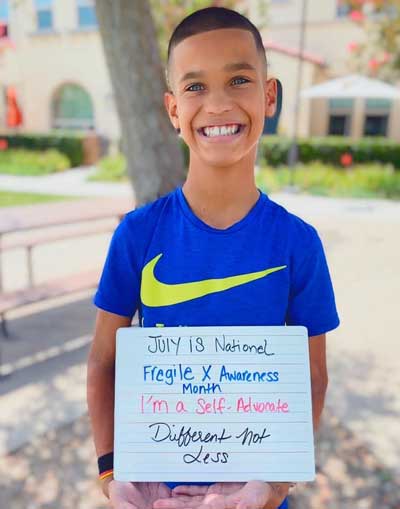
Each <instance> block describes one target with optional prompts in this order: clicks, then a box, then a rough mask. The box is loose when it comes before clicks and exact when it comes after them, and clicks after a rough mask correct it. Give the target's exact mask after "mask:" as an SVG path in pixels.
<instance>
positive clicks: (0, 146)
mask: <svg viewBox="0 0 400 509" xmlns="http://www.w3.org/2000/svg"><path fill="white" fill-rule="evenodd" d="M7 149H8V141H7V140H5V139H4V138H1V139H0V150H7Z"/></svg>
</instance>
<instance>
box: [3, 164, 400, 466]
mask: <svg viewBox="0 0 400 509" xmlns="http://www.w3.org/2000/svg"><path fill="white" fill-rule="evenodd" d="M74 171H75V170H74ZM85 172H86V173H87V170H82V172H81V174H85ZM49 178H50V177H49ZM57 178H61V177H59V176H58V177H57ZM18 181H20V179H18ZM3 182H4V181H3ZM14 185H15V188H14V189H16V187H18V186H19V185H20V184H18V185H17V180H15V181H14ZM90 185H92V184H90ZM75 186H76V183H75V184H73V185H71V192H72V191H73V188H74V187H75ZM107 186H108V185H107ZM40 188H42V184H40ZM0 189H2V180H1V179H0ZM59 191H60V188H58V192H59ZM67 191H68V189H67V186H63V187H62V192H63V193H64V194H65V193H66V192H67ZM46 192H47V190H46ZM124 192H130V188H129V186H125V191H124ZM109 194H110V187H108V188H107V195H109ZM271 197H272V199H274V200H275V201H277V202H279V203H281V204H283V205H284V206H286V207H287V208H288V209H289V210H290V211H291V212H294V213H296V214H298V215H300V216H301V217H303V218H304V219H305V220H307V221H309V222H311V223H312V224H313V225H314V226H316V227H317V229H318V231H319V232H320V235H321V237H322V239H323V242H324V245H325V248H326V252H327V257H328V261H329V265H330V269H331V274H332V279H333V282H334V287H335V291H336V298H337V303H338V308H339V312H340V316H341V320H342V323H341V327H340V328H339V329H338V330H336V331H333V332H332V333H329V334H328V354H329V372H330V387H329V395H328V400H327V406H328V408H329V410H330V412H331V413H332V415H333V416H334V417H335V418H336V419H338V422H340V423H342V424H343V425H345V426H346V427H347V428H348V429H349V430H350V431H351V432H352V433H354V435H355V436H356V437H357V439H358V440H360V441H361V443H365V444H366V445H367V446H368V447H370V448H371V450H372V451H373V453H374V455H375V456H376V458H378V459H379V461H382V463H383V464H385V465H387V466H389V467H391V468H393V469H395V470H397V471H399V465H398V458H399V457H400V441H399V440H398V423H399V418H400V390H399V389H400V370H399V369H398V358H399V354H400V343H399V341H398V337H397V336H398V330H399V328H400V327H399V326H400V319H399V313H398V289H399V287H400V285H399V283H400V275H399V271H398V260H399V255H400V236H399V231H400V203H395V202H389V201H386V200H350V199H331V198H319V197H310V196H302V195H291V194H287V193H286V194H276V195H273V196H271ZM108 239H109V237H102V238H101V239H100V240H99V241H98V242H97V243H93V241H90V243H89V244H87V247H86V248H85V247H83V248H82V249H79V252H80V253H84V255H85V256H87V262H88V263H89V260H90V256H91V254H93V253H95V254H96V256H97V257H100V258H103V257H104V252H105V249H106V246H107V242H108ZM54 256H57V257H58V261H59V264H58V267H57V270H58V271H60V272H61V270H62V269H63V268H64V267H67V265H68V263H69V262H70V261H71V260H72V261H73V262H74V263H75V262H76V263H78V260H77V259H76V246H75V245H73V244H72V243H71V244H68V242H67V243H64V244H63V249H62V252H60V251H57V250H56V251H53V252H51V251H49V250H48V251H46V256H45V257H41V256H40V255H39V253H38V256H37V257H36V258H35V263H36V264H37V267H38V270H39V272H40V273H41V274H43V277H45V274H46V271H48V270H49V267H48V262H47V261H46V260H48V259H49V257H54ZM14 258H15V257H14ZM12 270H13V271H16V270H17V268H16V266H15V265H13V269H12ZM65 270H67V269H65ZM14 274H15V272H14ZM81 302H85V304H81V305H79V306H78V309H81V310H82V309H86V313H83V314H82V315H79V313H78V316H77V317H75V316H74V315H73V314H68V312H66V311H65V309H64V310H63V308H62V307H61V308H60V309H61V311H60V313H59V315H58V318H57V319H56V320H54V321H53V319H49V315H48V312H45V311H43V312H42V313H39V314H36V315H32V316H25V317H24V316H23V315H20V316H19V318H18V319H17V318H16V321H15V322H12V323H11V325H12V327H15V329H14V330H15V331H16V335H17V336H18V338H19V339H18V340H17V341H15V342H13V343H11V342H10V343H9V344H6V345H5V346H6V348H5V350H6V355H7V358H6V362H8V363H9V364H10V366H11V367H12V366H14V368H15V367H18V365H16V364H15V363H16V362H17V361H18V359H19V360H21V359H26V358H27V357H29V356H30V359H31V360H32V356H33V358H34V356H35V355H37V351H35V350H36V348H37V346H38V338H42V343H40V341H39V344H40V345H41V346H40V348H41V350H42V351H44V352H47V354H48V350H49V349H51V348H52V346H54V342H55V343H56V344H58V343H59V344H60V345H65V344H67V343H68V341H73V340H75V339H76V338H81V341H82V344H80V343H79V341H78V340H77V342H76V343H71V345H72V346H69V348H70V352H69V353H68V352H63V351H61V352H60V354H59V355H58V354H55V355H53V356H51V355H50V357H49V358H48V359H47V360H42V362H40V355H39V357H38V358H37V362H36V364H35V362H33V363H31V364H32V365H31V366H30V367H26V368H24V369H20V370H19V371H18V372H16V373H15V374H14V375H13V377H11V378H10V379H9V380H8V381H6V382H2V385H1V387H2V390H1V392H0V394H1V395H0V403H1V406H2V408H3V409H8V410H7V412H6V413H5V419H6V421H3V418H2V424H3V422H5V424H4V425H3V426H2V428H1V431H0V450H2V452H3V453H4V452H6V451H7V450H12V449H14V448H15V447H17V446H18V445H21V444H22V443H23V442H24V441H30V440H31V439H32V437H33V436H36V435H38V434H40V433H42V432H44V431H45V430H46V429H49V428H51V427H56V426H59V425H60V423H62V422H70V421H73V420H75V419H76V418H77V417H78V416H79V415H83V414H84V413H85V412H86V405H85V388H84V372H85V357H86V352H87V345H86V344H85V341H86V342H87V341H89V338H90V331H91V329H92V326H93V320H94V310H93V308H92V307H91V306H90V302H89V301H88V300H86V301H81ZM35 317H36V318H35ZM35 320H36V321H35ZM33 324H34V325H33ZM51 324H57V326H56V327H55V326H52V325H51ZM76 324H80V327H79V330H76V329H75V328H74V327H72V328H71V326H72V325H74V326H75V325H76ZM60 327H61V328H62V329H63V330H64V335H62V334H61V337H60V338H58V339H57V337H58V336H57V334H58V329H59V328H60ZM44 330H45V331H47V332H46V334H45V335H43V331H44ZM28 332H29V333H28ZM35 335H36V338H37V339H36V340H35V339H33V337H34V336H35ZM44 336H45V337H46V338H47V339H46V340H44V339H43V337H44ZM82 338H83V339H82ZM85 338H86V339H85ZM43 341H44V343H45V344H44V343H43ZM74 344H75V347H74V346H73V345H74ZM67 350H68V348H67ZM7 352H8V353H7ZM74 352H75V353H74ZM54 353H55V352H54V351H53V354H54ZM75 355H76V357H74V356H75ZM24 362H28V361H27V360H25V361H24ZM23 364H24V363H23V362H22V366H23ZM55 395H56V397H55ZM27 402H29V403H28V404H27ZM52 405H53V406H52ZM51 409H53V410H54V412H52V411H51ZM21 415H23V416H24V418H23V419H21ZM28 422H29V423H34V425H33V424H32V425H29V426H28V425H27V423H28Z"/></svg>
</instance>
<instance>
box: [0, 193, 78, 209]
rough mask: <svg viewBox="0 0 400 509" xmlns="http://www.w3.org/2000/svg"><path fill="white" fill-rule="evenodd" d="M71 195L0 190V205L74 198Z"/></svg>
mask: <svg viewBox="0 0 400 509" xmlns="http://www.w3.org/2000/svg"><path fill="white" fill-rule="evenodd" d="M72 199H74V198H73V197H70V196H57V195H49V194H33V193H14V192H8V191H0V207H15V206H17V205H34V204H36V203H45V202H52V201H61V200H72Z"/></svg>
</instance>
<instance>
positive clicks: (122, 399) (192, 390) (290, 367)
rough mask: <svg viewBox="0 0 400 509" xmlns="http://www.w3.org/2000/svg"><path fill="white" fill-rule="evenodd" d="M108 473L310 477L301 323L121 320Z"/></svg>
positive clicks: (131, 477)
mask: <svg viewBox="0 0 400 509" xmlns="http://www.w3.org/2000/svg"><path fill="white" fill-rule="evenodd" d="M114 476H115V478H116V479H117V480H120V481H164V482H167V481H168V482H172V481H173V482H181V481H191V482H194V481H248V480H254V479H259V480H265V481H310V480H313V479H314V478H315V463H314V443H313V427H312V408H311V384H310V365H309V353H308V335H307V329H306V328H305V327H285V326H282V327H166V328H140V327H129V328H121V329H119V330H118V332H117V354H116V380H115V436H114Z"/></svg>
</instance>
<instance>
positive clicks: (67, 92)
mask: <svg viewBox="0 0 400 509" xmlns="http://www.w3.org/2000/svg"><path fill="white" fill-rule="evenodd" d="M52 123H53V127H54V128H61V129H90V128H93V127H94V113H93V104H92V99H91V98H90V95H89V94H88V93H87V92H86V90H85V89H83V88H82V87H80V86H79V85H75V84H68V85H63V86H62V87H61V88H60V89H59V90H58V92H57V93H56V95H55V98H54V100H53V122H52Z"/></svg>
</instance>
